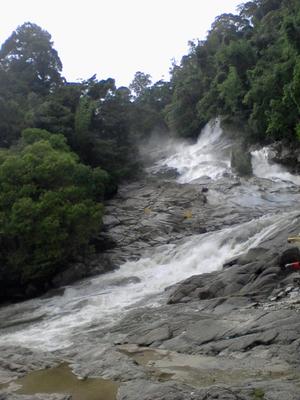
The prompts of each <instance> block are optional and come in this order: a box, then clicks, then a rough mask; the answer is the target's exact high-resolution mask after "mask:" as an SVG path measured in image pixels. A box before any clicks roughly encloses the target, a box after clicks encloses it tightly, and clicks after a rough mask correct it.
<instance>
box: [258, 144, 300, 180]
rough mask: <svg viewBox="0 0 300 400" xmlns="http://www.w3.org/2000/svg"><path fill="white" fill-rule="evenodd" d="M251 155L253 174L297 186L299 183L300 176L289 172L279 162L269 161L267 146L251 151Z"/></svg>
mask: <svg viewBox="0 0 300 400" xmlns="http://www.w3.org/2000/svg"><path fill="white" fill-rule="evenodd" d="M251 155H252V168H253V173H254V175H256V176H258V177H259V178H264V179H270V180H272V181H277V182H278V181H282V182H286V183H292V184H295V185H298V186H299V185H300V176H298V175H293V174H291V173H289V172H288V171H287V170H286V168H284V167H283V166H281V165H279V164H275V163H270V162H269V148H268V147H263V148H262V149H260V150H256V151H253V152H252V153H251Z"/></svg>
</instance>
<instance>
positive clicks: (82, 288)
mask: <svg viewBox="0 0 300 400" xmlns="http://www.w3.org/2000/svg"><path fill="white" fill-rule="evenodd" d="M294 215H295V213H288V214H280V215H275V216H265V217H263V218H259V219H256V220H253V221H251V222H247V223H244V224H241V225H239V226H236V227H231V228H226V229H223V230H222V231H218V232H214V233H207V234H204V235H197V236H194V237H192V238H190V239H189V240H187V241H185V242H183V243H182V244H180V245H177V246H175V245H167V246H163V247H161V248H157V249H156V250H155V252H154V253H153V254H152V255H149V257H145V258H141V259H140V260H138V261H135V262H127V263H125V264H124V265H123V266H122V267H121V268H120V269H119V270H118V271H116V272H113V273H109V274H106V275H102V276H99V277H97V278H94V279H91V280H87V281H86V282H83V283H81V284H78V285H75V286H72V287H69V288H67V289H66V291H65V293H64V295H63V296H60V297H59V296H57V297H54V298H50V299H43V300H41V299H40V300H39V307H38V309H36V310H35V312H39V313H40V312H42V313H44V314H45V318H44V320H42V321H40V322H35V323H32V324H31V325H30V326H28V327H26V328H24V329H19V330H16V331H14V332H11V333H6V334H2V336H0V345H8V344H13V345H24V346H26V347H30V348H39V349H42V350H56V349H60V348H65V347H68V346H70V345H72V343H73V339H74V337H75V336H76V335H77V334H79V335H84V333H85V332H87V331H88V330H89V329H91V330H93V329H95V327H99V326H102V327H103V326H112V325H113V324H114V323H116V322H117V321H118V320H120V318H122V317H124V314H125V313H126V311H128V310H129V309H131V308H132V307H135V306H137V304H138V302H140V301H141V300H143V299H146V298H147V304H148V305H150V306H153V307H154V306H155V305H157V295H158V294H160V293H162V291H163V290H164V288H165V287H167V286H169V285H172V284H174V283H176V282H179V281H181V280H183V279H185V278H188V277H189V276H191V275H193V274H201V273H204V272H211V271H214V270H217V269H220V268H221V267H222V265H223V264H224V262H225V261H226V260H228V259H230V258H232V257H234V256H236V255H238V254H240V253H242V252H244V251H246V250H247V249H249V248H251V247H255V246H257V245H258V244H259V243H260V242H261V241H262V240H263V239H265V238H266V237H269V236H270V235H271V234H272V233H274V232H276V231H278V229H279V227H280V229H282V228H283V226H288V224H292V223H293V221H294ZM132 276H135V277H137V278H139V279H138V280H137V279H135V280H130V279H128V278H130V277H132ZM124 279H127V281H125V282H127V284H126V283H125V284H124V285H121V286H120V285H119V283H120V282H122V280H124ZM36 301H37V300H36ZM12 307H14V306H12ZM12 311H13V310H12ZM15 329H17V327H15Z"/></svg>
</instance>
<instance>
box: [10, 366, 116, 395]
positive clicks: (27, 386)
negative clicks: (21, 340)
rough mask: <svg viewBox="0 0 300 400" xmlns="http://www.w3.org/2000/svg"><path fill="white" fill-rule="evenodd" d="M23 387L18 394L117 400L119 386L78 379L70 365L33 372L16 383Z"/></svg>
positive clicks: (105, 381) (107, 382) (108, 382)
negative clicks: (64, 395)
mask: <svg viewBox="0 0 300 400" xmlns="http://www.w3.org/2000/svg"><path fill="white" fill-rule="evenodd" d="M16 385H18V386H21V387H20V388H19V389H18V390H17V391H16V393H18V394H28V395H29V394H36V393H47V394H51V393H66V394H69V395H72V400H115V399H116V396H117V391H118V387H119V385H118V384H117V383H116V382H114V381H110V380H105V379H101V378H86V379H78V378H77V377H76V375H74V374H73V373H72V371H71V368H70V367H69V365H68V364H66V363H64V364H61V365H60V366H58V367H55V368H49V369H44V370H39V371H33V372H31V373H29V374H28V375H26V376H24V377H23V378H20V379H17V380H16V381H14V383H13V386H16Z"/></svg>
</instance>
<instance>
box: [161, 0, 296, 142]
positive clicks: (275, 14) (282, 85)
mask: <svg viewBox="0 0 300 400" xmlns="http://www.w3.org/2000/svg"><path fill="white" fill-rule="evenodd" d="M299 38H300V3H299V1H297V0H290V1H287V0H285V1H280V0H254V1H248V2H246V3H245V4H242V5H241V6H240V7H239V15H233V14H223V15H220V16H219V17H217V18H216V20H215V22H214V23H213V25H212V28H211V30H210V31H209V33H208V36H207V39H206V40H205V41H200V42H198V43H192V44H191V47H190V52H189V54H188V55H186V56H184V57H183V58H182V61H181V63H180V65H178V66H176V67H175V68H174V69H173V71H172V79H171V85H172V86H173V96H172V100H171V102H170V104H168V105H167V107H166V115H167V122H168V125H169V127H170V129H172V130H175V131H176V133H177V134H178V135H180V136H191V137H194V136H197V135H198V134H199V132H200V128H201V127H202V126H203V124H204V123H205V122H207V121H208V120H209V119H210V118H213V117H216V116H222V117H223V119H225V120H228V121H232V122H234V121H235V122H236V123H237V124H238V125H244V126H245V131H247V132H250V138H252V140H253V141H257V140H260V141H266V140H277V139H281V138H287V139H289V140H295V139H296V134H295V132H298V131H297V129H296V127H297V126H298V124H299V119H300V109H299V105H300V99H299V93H300V90H299V88H300V83H299V82H300V67H299V65H300V64H299V57H300V46H299V40H298V39H299Z"/></svg>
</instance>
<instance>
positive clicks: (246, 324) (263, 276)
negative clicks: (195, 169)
mask: <svg viewBox="0 0 300 400" xmlns="http://www.w3.org/2000/svg"><path fill="white" fill-rule="evenodd" d="M242 183H243V184H242ZM258 184H260V185H261V186H260V188H261V189H260V190H261V194H262V196H261V198H260V199H259V201H264V195H265V194H266V192H265V191H264V187H263V185H262V183H258V181H257V180H256V179H255V178H253V179H249V180H248V181H247V182H246V184H245V182H242V181H241V180H240V179H238V178H234V179H233V178H232V177H224V178H223V179H220V180H219V181H217V182H209V180H207V179H205V180H204V181H203V182H202V183H201V182H198V183H197V184H195V185H179V184H177V183H176V182H173V181H172V180H165V181H162V180H161V178H158V177H149V178H147V179H146V178H145V180H143V181H140V182H132V183H130V184H128V185H126V186H124V187H122V188H120V191H119V193H118V195H117V196H116V197H115V198H114V199H113V200H110V201H109V202H108V203H107V206H106V210H107V214H106V216H105V218H104V231H103V233H102V234H101V235H100V237H99V240H100V241H102V242H103V243H105V242H106V243H113V245H112V246H108V248H107V250H106V251H105V252H104V254H103V255H102V256H101V257H100V256H99V257H98V258H97V257H95V259H94V260H93V263H92V264H89V269H90V271H91V273H97V272H101V271H102V270H103V269H113V268H116V267H118V266H119V265H121V264H122V263H123V262H124V261H127V260H134V259H137V258H139V257H141V256H143V255H145V254H147V251H150V250H152V251H153V249H155V248H158V246H162V245H164V244H169V243H172V244H175V245H176V244H177V243H180V242H181V241H182V240H183V239H184V238H186V237H187V236H192V235H195V234H205V232H218V230H220V229H221V228H225V227H234V226H235V225H237V224H240V223H242V222H247V221H250V220H252V219H253V218H257V217H260V216H261V215H263V214H264V213H267V212H268V211H270V212H271V211H274V206H273V204H272V202H271V203H268V204H269V205H268V207H269V208H266V207H264V208H260V207H259V205H260V203H258V206H257V207H256V206H255V207H253V204H252V203H251V201H250V200H251V190H252V188H254V187H256V186H257V185H258ZM246 185H248V186H246ZM264 185H266V187H267V185H268V183H267V182H264ZM245 187H248V189H247V191H246V194H245ZM295 193H296V189H295ZM245 198H246V199H247V201H246V200H245V201H244V199H245ZM249 199H250V200H249ZM249 201H250V203H249ZM255 201H257V200H255ZM248 204H249V205H248ZM281 210H282V209H281ZM295 218H296V219H295V221H296V222H295V224H294V225H293V226H290V227H288V228H284V229H282V230H280V231H276V232H271V233H270V234H268V235H266V238H265V240H264V241H263V242H262V243H260V245H259V247H255V248H253V249H251V250H250V251H248V252H247V253H243V254H240V255H239V256H237V257H235V258H234V259H232V260H228V261H227V262H226V263H225V264H224V265H223V268H222V270H219V271H215V272H212V273H205V274H201V275H194V276H192V277H190V278H188V279H186V280H184V281H182V282H179V283H177V284H176V285H174V286H172V287H169V288H167V289H166V291H165V292H164V293H163V294H161V295H159V296H158V297H159V301H158V304H156V306H155V307H154V306H151V307H148V306H147V302H146V301H145V302H142V303H141V304H139V305H138V306H136V307H135V308H134V309H132V310H131V311H130V312H128V313H126V315H125V316H124V318H123V319H121V320H120V321H119V322H118V323H116V324H115V325H113V326H110V327H105V326H102V325H101V324H93V321H91V323H90V325H89V326H88V327H87V329H86V330H85V331H83V332H81V334H80V335H78V337H76V335H75V336H74V338H73V343H72V345H71V346H69V347H66V348H62V349H60V350H55V351H53V352H50V351H49V352H45V351H42V350H39V349H38V348H37V349H35V350H29V349H28V348H26V345H24V347H23V346H19V347H17V348H16V347H15V346H9V345H7V346H2V347H1V348H0V385H1V384H5V383H6V382H9V381H13V380H15V379H16V378H18V377H20V376H24V375H26V374H27V373H28V372H30V371H33V370H37V369H44V368H49V367H52V366H55V365H58V364H59V363H60V362H62V361H67V362H68V363H70V365H71V367H72V369H73V371H74V373H75V374H76V375H77V376H78V377H80V378H83V379H84V378H85V377H95V376H99V377H103V378H105V379H113V380H115V381H117V382H119V383H120V388H119V391H118V394H117V399H118V400H135V399H139V400H154V399H155V400H185V399H186V400H213V399H220V400H263V399H265V400H282V399H286V400H299V398H300V369H299V365H300V356H299V354H300V352H299V350H300V318H299V312H300V286H299V277H300V276H299V274H298V273H297V272H292V271H288V270H282V268H281V267H280V259H281V258H280V257H281V255H282V253H283V252H284V250H285V249H286V248H288V244H287V243H286V239H287V236H288V235H290V234H297V233H299V231H300V219H299V216H296V217H295ZM298 220H299V221H298ZM199 262H202V260H199ZM203 262H204V260H203ZM82 269H84V267H82V265H79V266H78V271H79V272H78V273H79V276H78V277H79V278H80V277H82V276H81V275H80V274H81V272H82ZM92 271H94V272H92ZM83 274H84V273H83ZM83 276H84V275H83ZM132 282H133V283H134V282H139V278H138V277H136V276H134V275H132V276H131V277H129V278H124V279H119V280H115V281H113V282H112V285H114V286H118V285H120V286H122V285H126V284H128V283H132ZM68 283H70V277H69V275H68V273H67V272H66V273H65V275H64V276H61V277H58V280H57V285H58V286H59V285H61V284H68ZM50 295H51V294H50ZM53 295H57V293H53ZM45 298H46V296H45ZM82 302H83V303H84V302H85V299H84V298H83V299H82ZM34 304H35V303H34V302H33V301H30V302H27V303H23V304H20V305H15V307H14V308H13V312H11V311H12V309H11V308H10V309H9V310H8V311H6V309H5V308H3V309H2V310H0V328H1V329H2V330H3V331H5V332H13V331H14V329H15V327H18V329H24V330H26V329H29V328H30V326H31V325H30V324H31V323H33V322H35V321H44V320H45V315H44V314H43V313H41V312H40V311H39V309H38V308H35V306H34ZM29 312H30V317H28V313H29ZM124 346H135V347H134V349H135V350H133V351H127V352H126V351H124ZM127 349H128V348H127ZM141 349H150V350H151V351H153V353H151V357H150V358H149V360H148V361H147V362H138V361H136V359H135V358H134V357H133V355H134V354H137V353H139V352H140V351H141ZM143 351H145V350H143ZM0 399H1V400H19V399H20V400H22V399H24V400H29V399H33V400H35V399H36V400H38V399H47V400H67V399H69V397H68V396H67V395H66V396H64V395H56V394H51V395H42V397H41V395H38V394H37V395H32V396H25V395H18V394H16V393H14V392H9V391H8V390H7V388H6V387H4V386H0Z"/></svg>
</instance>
